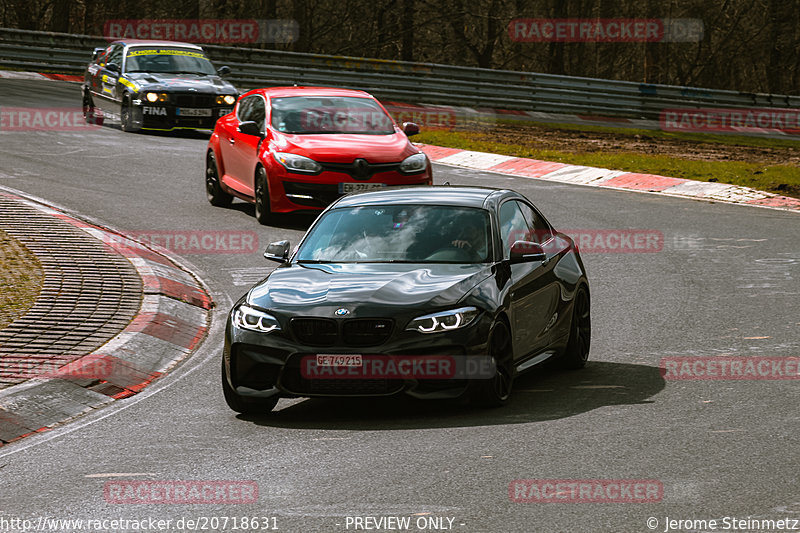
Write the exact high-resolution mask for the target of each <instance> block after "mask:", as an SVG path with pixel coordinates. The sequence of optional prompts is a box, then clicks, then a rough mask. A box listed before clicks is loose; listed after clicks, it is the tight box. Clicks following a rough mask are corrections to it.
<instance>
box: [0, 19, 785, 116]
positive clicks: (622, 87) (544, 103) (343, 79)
mask: <svg viewBox="0 0 800 533" xmlns="http://www.w3.org/2000/svg"><path fill="white" fill-rule="evenodd" d="M107 44H108V41H107V40H105V39H104V38H102V37H94V36H88V35H72V34H65V33H52V32H37V31H28V30H17V29H10V28H0V67H6V68H9V67H10V68H16V69H25V70H34V71H39V72H43V71H44V72H46V71H54V72H61V73H75V74H80V73H82V72H83V71H84V69H85V67H86V64H87V63H88V62H89V59H90V57H91V52H92V49H93V48H94V47H97V46H105V45H107ZM203 48H204V49H205V50H206V52H207V53H208V55H209V57H210V58H211V59H212V61H214V63H215V64H216V65H217V66H221V65H223V64H224V65H228V66H229V67H231V69H232V71H233V73H232V74H231V75H230V76H229V78H228V79H230V80H231V81H232V82H233V83H234V84H236V85H237V86H238V87H240V88H249V87H256V86H262V87H264V86H274V85H293V84H298V85H318V86H320V85H324V86H337V87H347V88H353V89H362V90H366V91H368V92H370V93H372V94H374V95H375V96H376V97H378V98H380V99H383V100H398V101H406V102H416V103H431V104H449V105H456V106H468V107H478V108H481V107H484V108H496V109H510V110H526V111H540V112H545V113H570V114H587V115H607V116H616V117H626V118H643V119H650V120H658V119H659V115H660V113H661V112H662V111H663V110H664V109H675V108H679V109H691V108H698V109H699V108H743V109H749V108H800V96H787V95H772V94H760V93H759V94H756V93H745V92H737V91H726V90H716V89H700V88H694V87H679V86H671V85H653V84H642V83H635V82H627V81H612V80H603V79H595V78H580V77H573V76H558V75H552V74H538V73H533V72H517V71H509V70H492V69H482V68H470V67H457V66H450V65H439V64H433V63H412V62H404V61H389V60H380V59H363V58H355V57H344V56H329V55H321V54H306V53H297V52H283V51H276V50H261V49H255V48H241V47H233V46H217V45H204V46H203Z"/></svg>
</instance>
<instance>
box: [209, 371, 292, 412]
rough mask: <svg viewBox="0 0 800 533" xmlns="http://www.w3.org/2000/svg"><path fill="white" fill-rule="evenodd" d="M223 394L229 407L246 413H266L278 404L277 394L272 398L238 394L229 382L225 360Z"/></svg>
mask: <svg viewBox="0 0 800 533" xmlns="http://www.w3.org/2000/svg"><path fill="white" fill-rule="evenodd" d="M222 394H223V396H224V397H225V403H227V404H228V407H230V408H231V409H233V410H234V411H236V412H237V413H242V414H244V415H258V414H266V413H269V412H270V411H272V410H273V409H274V408H275V406H276V405H277V404H278V397H277V396H274V397H272V398H248V397H246V396H240V395H239V394H236V391H235V390H233V388H232V387H231V386H230V384H229V383H228V376H227V372H226V371H225V361H223V362H222Z"/></svg>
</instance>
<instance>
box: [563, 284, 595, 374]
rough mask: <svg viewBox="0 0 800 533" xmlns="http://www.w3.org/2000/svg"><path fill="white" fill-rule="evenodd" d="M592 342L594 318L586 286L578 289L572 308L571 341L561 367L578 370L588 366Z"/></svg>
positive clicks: (565, 351)
mask: <svg viewBox="0 0 800 533" xmlns="http://www.w3.org/2000/svg"><path fill="white" fill-rule="evenodd" d="M591 341H592V317H591V308H590V300H589V291H588V290H587V289H586V287H585V286H581V287H579V288H578V292H577V293H576V294H575V303H574V304H573V307H572V321H571V322H570V326H569V341H567V348H566V349H565V350H564V354H563V355H562V356H561V361H560V367H561V368H563V369H565V370H577V369H579V368H583V367H584V366H586V361H588V360H589V349H590V347H591Z"/></svg>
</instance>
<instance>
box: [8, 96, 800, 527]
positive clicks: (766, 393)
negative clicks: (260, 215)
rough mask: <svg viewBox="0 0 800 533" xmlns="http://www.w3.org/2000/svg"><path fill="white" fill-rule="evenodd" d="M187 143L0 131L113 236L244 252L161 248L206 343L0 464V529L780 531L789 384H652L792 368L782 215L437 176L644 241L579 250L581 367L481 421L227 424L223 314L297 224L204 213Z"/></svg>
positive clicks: (452, 416) (788, 481)
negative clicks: (689, 360) (272, 246)
mask: <svg viewBox="0 0 800 533" xmlns="http://www.w3.org/2000/svg"><path fill="white" fill-rule="evenodd" d="M79 103H80V97H79V88H78V85H77V84H70V83H62V82H40V81H21V80H0V106H3V107H6V106H11V107H73V108H77V106H78V105H79ZM206 142H207V134H206V135H203V134H200V133H185V134H126V133H123V132H121V131H120V130H119V129H118V128H116V127H106V126H104V127H102V128H100V129H96V130H91V131H80V132H52V131H0V185H5V186H7V187H12V188H14V189H17V190H20V191H23V192H25V193H26V194H29V195H33V196H37V197H41V198H44V199H46V200H48V201H50V202H52V203H55V204H58V205H60V206H63V207H65V208H66V209H68V210H71V211H74V212H76V213H81V214H84V215H86V216H89V217H92V218H94V219H95V220H97V221H99V222H101V223H104V224H106V225H109V226H111V227H114V228H116V229H120V230H127V231H147V232H161V233H165V232H174V231H184V230H192V231H219V230H225V231H233V232H256V233H257V236H258V244H257V246H256V249H255V251H254V252H252V253H247V254H232V253H225V251H224V250H218V251H217V252H218V253H213V254H188V253H182V252H180V251H176V254H177V255H179V256H181V259H183V261H184V262H185V263H187V264H189V265H191V267H192V268H193V269H194V271H195V272H196V273H198V274H199V275H200V276H201V277H202V278H203V279H204V280H205V281H206V282H207V283H208V285H209V287H210V288H211V291H212V294H213V297H214V299H215V301H216V302H217V309H216V310H215V313H216V314H215V316H214V322H213V324H212V328H211V331H210V336H209V338H208V339H207V340H206V341H205V343H204V344H203V345H202V347H201V348H200V350H199V351H198V352H196V353H195V354H194V355H193V356H192V357H191V358H189V360H188V361H186V362H185V363H184V364H183V365H182V366H180V367H179V368H178V369H177V370H176V371H174V372H173V373H172V374H170V375H169V376H167V377H165V378H163V379H160V380H158V381H156V382H155V383H154V384H153V385H151V387H149V388H148V389H147V390H146V391H145V392H143V393H141V394H139V395H137V396H134V397H132V398H129V399H125V400H121V401H118V402H114V404H113V405H111V406H109V407H107V408H104V409H100V410H98V411H96V412H94V413H92V414H90V415H88V416H85V417H82V418H80V419H78V420H77V421H74V422H72V423H69V424H67V425H65V426H63V427H60V428H57V429H55V430H53V431H49V432H46V433H42V434H39V435H35V436H33V437H29V438H26V439H23V440H22V441H20V442H17V443H13V444H11V445H7V446H4V447H2V448H0V519H2V518H5V519H11V518H23V519H29V520H33V521H34V523H36V520H38V518H39V517H41V516H46V517H50V518H77V519H84V520H86V519H114V518H127V519H139V520H141V519H146V518H148V517H151V518H155V519H172V520H173V522H172V524H173V525H174V524H175V523H176V521H177V520H178V519H180V518H182V517H183V518H197V517H201V516H206V517H211V516H218V517H224V516H228V517H234V516H237V517H242V516H265V517H276V521H275V524H276V525H277V527H278V530H281V531H348V530H349V531H354V530H355V528H354V526H353V525H352V524H353V522H352V521H350V522H348V517H350V518H351V519H352V518H353V517H366V516H371V517H376V518H377V517H389V516H410V517H412V522H411V526H412V527H411V529H410V530H411V531H419V530H420V529H417V528H416V520H417V519H418V518H420V517H422V518H437V517H449V518H453V519H454V520H453V522H452V525H451V526H450V527H451V529H452V530H455V531H465V532H473V531H474V532H478V531H480V532H483V531H546V532H559V531H564V532H566V531H570V532H575V531H614V532H620V531H626V532H627V531H631V532H637V531H652V530H656V531H664V530H665V520H666V519H667V517H668V518H669V519H670V520H675V519H684V520H685V519H714V518H717V519H722V518H723V517H736V518H741V519H747V518H748V517H749V518H751V519H755V518H758V519H762V518H763V519H775V520H777V519H781V518H789V519H800V478H799V477H798V464H800V460H799V459H800V416H798V405H799V404H800V402H799V401H798V400H800V394H799V393H798V386H800V382H798V381H797V380H742V381H715V380H712V381H675V380H664V378H663V377H662V375H661V373H660V371H659V364H660V361H661V360H662V358H664V357H673V356H717V355H731V356H795V357H797V356H800V217H798V215H797V214H796V213H787V212H781V211H775V210H769V209H762V208H756V207H745V206H736V205H726V204H712V203H708V202H699V201H694V200H685V199H676V198H668V197H660V196H656V195H648V194H640V193H632V192H620V191H612V190H601V189H598V188H589V187H581V186H572V185H563V184H557V183H551V182H549V183H542V182H537V181H536V180H534V179H525V178H505V177H502V176H498V175H496V174H484V173H481V172H476V171H466V170H458V169H454V168H449V167H444V166H439V165H437V166H435V167H434V176H435V177H434V179H435V182H436V183H442V182H444V181H446V180H447V181H450V182H451V183H453V184H468V185H488V186H498V187H510V188H513V189H516V190H517V191H519V192H521V193H523V194H525V195H526V196H527V197H528V198H530V199H531V200H533V201H534V203H535V204H536V205H537V206H539V207H540V208H541V210H542V211H543V212H544V213H545V214H546V216H548V218H549V219H550V221H551V222H552V223H553V224H554V225H556V227H560V228H570V229H575V230H578V229H581V230H588V229H619V228H633V229H649V230H659V231H661V232H662V233H663V235H664V248H663V250H662V251H660V252H658V253H624V254H620V253H587V254H585V255H584V261H585V263H586V266H587V269H588V272H589V279H590V283H591V290H592V318H593V338H592V351H591V355H590V359H591V361H590V364H589V365H588V366H587V367H586V368H585V369H584V370H582V371H578V372H571V373H556V372H552V371H537V372H535V373H533V374H529V375H526V376H524V377H523V378H521V379H519V380H518V381H517V382H516V384H515V385H516V387H515V393H514V395H513V398H512V403H511V404H510V405H509V406H507V407H505V408H503V409H500V410H475V409H472V408H469V407H465V406H462V405H458V404H453V403H439V402H417V401H412V400H410V399H405V398H389V399H381V400H334V399H315V400H307V399H298V400H282V401H281V402H280V403H279V404H278V408H277V412H276V413H274V414H273V415H271V416H264V417H246V416H237V415H236V414H235V413H233V412H232V411H230V410H229V409H228V408H227V407H226V405H225V403H224V401H223V398H222V393H221V390H220V386H219V366H220V364H219V361H220V357H221V345H222V333H223V331H222V328H223V322H224V315H225V313H226V312H227V311H228V309H229V308H230V306H231V304H232V302H234V301H235V300H236V299H237V298H238V297H239V296H241V295H242V294H243V293H244V292H245V291H246V289H247V285H248V284H249V283H251V282H254V281H256V280H257V279H259V278H260V277H261V276H263V275H264V274H265V273H266V272H267V271H268V269H269V268H272V267H271V265H270V264H269V263H268V262H266V261H265V260H264V259H263V258H262V257H261V253H262V251H263V249H264V248H265V246H266V244H267V243H269V242H271V241H275V240H279V239H282V238H288V239H290V240H291V241H292V242H293V243H294V242H297V240H298V238H299V237H300V236H301V235H302V232H303V230H304V228H305V227H307V225H308V224H309V223H310V220H309V219H308V218H307V217H305V218H304V217H287V218H285V219H284V220H282V221H281V223H280V225H279V226H277V227H261V226H259V225H258V224H257V223H256V221H255V219H254V218H253V209H252V207H251V206H249V205H247V204H245V203H242V202H236V203H234V205H233V206H232V207H231V208H229V209H223V208H215V207H212V206H211V205H209V204H208V203H207V202H206V200H205V196H204V191H203V171H204V161H203V154H204V151H205V145H206ZM119 479H124V480H129V479H149V480H252V481H255V482H256V483H257V484H258V487H259V496H258V499H257V502H256V503H252V504H241V505H208V504H205V505H203V504H192V505H188V504H187V505H181V504H172V505H164V504H161V505H157V504H113V503H108V502H107V501H106V500H105V499H104V494H103V487H104V483H105V482H106V481H109V480H119ZM516 479H539V480H543V479H565V480H587V479H606V480H608V479H612V480H614V479H628V480H631V479H633V480H658V481H660V482H661V483H662V484H663V497H662V498H661V500H660V501H658V502H647V503H515V502H512V501H511V500H510V498H509V483H510V482H512V481H513V480H516ZM651 517H652V518H654V519H657V522H658V525H655V524H656V523H655V522H653V520H652V519H651V520H650V522H649V525H650V526H655V527H651V528H649V527H648V522H647V521H648V519H649V518H651ZM0 524H2V521H1V520H0ZM348 524H350V525H349V528H348ZM448 524H449V522H448V520H444V521H443V526H440V527H445V528H446V527H448ZM798 527H800V526H798ZM719 529H721V525H720V526H719ZM173 530H174V529H173ZM422 530H425V529H422ZM434 530H436V529H434V528H428V529H427V531H434ZM439 530H441V529H439ZM676 530H679V531H703V530H704V529H701V528H691V529H676ZM731 530H732V529H731ZM741 530H742V529H740V531H741Z"/></svg>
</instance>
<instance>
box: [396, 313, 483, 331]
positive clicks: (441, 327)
mask: <svg viewBox="0 0 800 533" xmlns="http://www.w3.org/2000/svg"><path fill="white" fill-rule="evenodd" d="M476 316H478V310H477V309H476V308H475V307H461V308H460V309H453V310H451V311H442V312H439V313H432V314H430V315H424V316H419V317H417V318H415V319H414V320H412V321H411V322H409V323H408V326H407V327H406V330H411V331H419V332H420V333H440V332H442V331H450V330H453V329H458V328H463V327H464V326H468V325H470V324H471V323H472V321H473V320H475V317H476Z"/></svg>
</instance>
